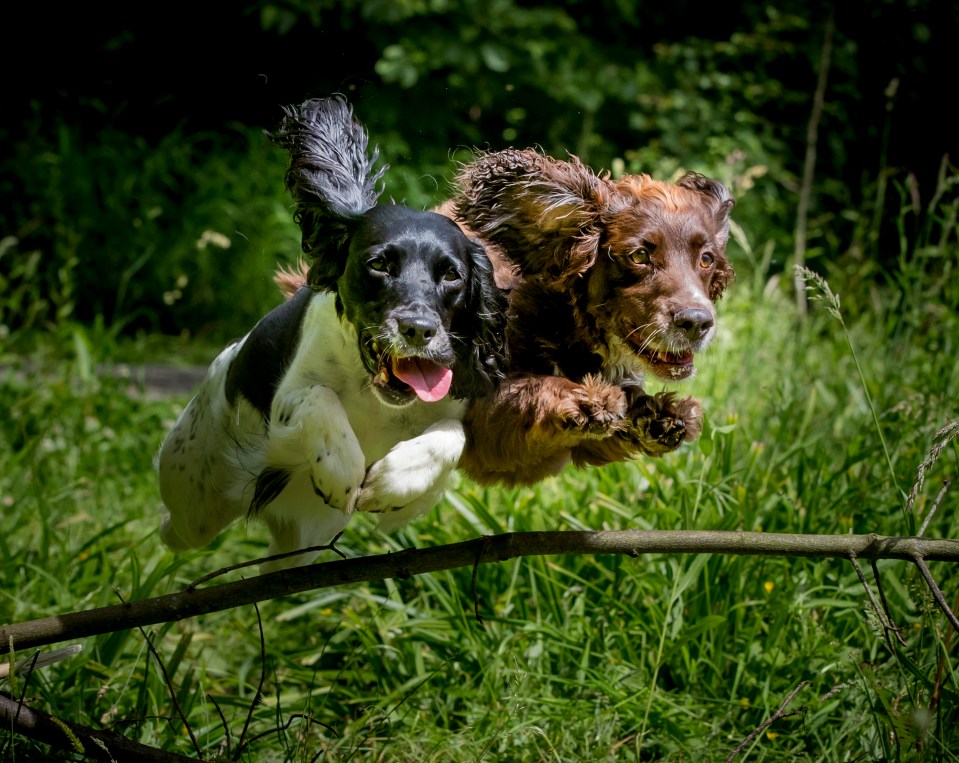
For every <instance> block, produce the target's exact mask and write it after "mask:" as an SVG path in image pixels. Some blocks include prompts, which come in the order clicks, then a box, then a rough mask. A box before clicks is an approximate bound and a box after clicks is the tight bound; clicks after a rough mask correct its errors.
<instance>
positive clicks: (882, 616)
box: [849, 554, 906, 651]
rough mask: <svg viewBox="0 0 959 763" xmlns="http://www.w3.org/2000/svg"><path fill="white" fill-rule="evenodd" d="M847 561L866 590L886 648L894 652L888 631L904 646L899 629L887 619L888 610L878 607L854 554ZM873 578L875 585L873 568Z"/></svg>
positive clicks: (876, 576) (877, 579)
mask: <svg viewBox="0 0 959 763" xmlns="http://www.w3.org/2000/svg"><path fill="white" fill-rule="evenodd" d="M849 561H850V562H852V566H853V569H854V570H856V575H858V576H859V582H860V583H861V584H862V587H863V588H864V589H866V596H868V597H869V603H870V604H872V609H873V612H875V613H876V618H877V619H878V620H879V624H880V625H881V626H882V633H883V637H884V638H885V639H886V646H888V647H889V650H890V651H895V649H894V647H893V645H892V638H891V637H890V636H889V633H890V631H891V632H893V633H895V634H896V638H898V639H899V642H900V643H901V644H902V645H903V646H905V645H906V642H905V640H904V639H903V638H902V636H901V635H900V634H899V629H898V628H897V627H896V626H895V625H893V624H892V620H891V619H890V618H889V617H888V614H889V612H888V610H886V611H885V612H883V610H882V609H881V608H880V607H879V602H878V601H876V597H875V596H873V593H872V589H871V588H870V587H869V581H868V580H866V576H865V575H864V574H863V572H862V567H860V566H859V562H858V560H857V559H856V555H855V554H850V555H849ZM873 577H875V579H876V583H877V584H878V582H879V576H878V575H877V574H876V568H875V567H874V568H873ZM883 598H885V597H883Z"/></svg>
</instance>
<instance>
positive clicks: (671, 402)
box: [627, 392, 703, 456]
mask: <svg viewBox="0 0 959 763" xmlns="http://www.w3.org/2000/svg"><path fill="white" fill-rule="evenodd" d="M627 417H628V418H629V420H630V429H631V431H630V435H631V438H632V439H633V440H634V442H636V444H637V445H638V446H639V447H640V449H641V450H642V451H643V452H644V453H646V454H647V455H650V456H662V455H664V454H665V453H669V452H670V451H673V450H676V448H678V447H679V446H680V445H682V443H684V442H691V441H692V440H695V439H696V438H697V437H698V436H699V433H700V432H701V431H702V428H703V410H702V406H701V405H700V403H699V401H698V400H696V398H693V397H687V398H683V399H682V400H676V396H675V395H674V394H673V393H671V392H661V393H659V394H658V395H652V396H650V395H643V396H641V397H638V398H637V399H636V400H635V401H634V402H633V405H632V407H631V408H630V410H629V413H628V414H627Z"/></svg>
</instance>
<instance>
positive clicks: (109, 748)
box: [0, 692, 196, 763]
mask: <svg viewBox="0 0 959 763" xmlns="http://www.w3.org/2000/svg"><path fill="white" fill-rule="evenodd" d="M0 727H2V728H5V729H9V730H12V731H15V732H17V733H18V734H21V735H22V736H25V737H28V738H30V739H39V740H42V741H43V743H44V744H47V745H50V746H52V747H54V748H56V749H60V750H70V751H71V752H73V753H79V754H81V755H83V756H84V757H85V758H88V759H90V760H104V761H113V762H114V763H115V761H118V760H120V761H122V760H137V761H144V763H154V762H155V763H181V762H182V761H194V760H196V758H188V757H186V756H184V755H178V754H176V753H172V752H165V751H164V750H159V749H157V748H156V747H148V746H146V745H143V744H140V743H139V742H134V741H133V740H132V739H128V738H127V737H125V736H122V735H121V734H117V733H116V732H115V731H98V730H96V729H90V728H87V727H86V726H78V725H77V724H75V723H69V722H68V721H64V720H61V719H60V718H56V717H54V716H52V715H47V714H46V713H44V712H41V711H40V710H34V709H33V708H31V707H30V706H29V705H27V704H24V703H23V702H20V701H19V700H18V699H16V698H15V697H11V696H10V695H9V694H7V693H6V692H0ZM11 759H12V758H11Z"/></svg>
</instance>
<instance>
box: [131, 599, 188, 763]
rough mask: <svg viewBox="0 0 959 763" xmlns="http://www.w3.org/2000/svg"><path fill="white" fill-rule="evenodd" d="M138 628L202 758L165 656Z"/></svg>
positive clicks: (175, 707)
mask: <svg viewBox="0 0 959 763" xmlns="http://www.w3.org/2000/svg"><path fill="white" fill-rule="evenodd" d="M113 592H114V593H115V594H116V596H117V598H118V599H119V600H120V601H121V602H122V601H123V596H122V595H121V594H120V591H119V590H118V589H117V588H115V587H114V589H113ZM137 630H138V631H140V635H141V636H143V640H144V641H146V644H147V649H149V650H150V654H152V655H153V659H154V660H156V662H157V665H158V666H159V668H160V673H161V674H162V675H163V683H164V685H165V686H166V689H167V691H168V692H169V693H170V699H172V700H173V708H174V709H175V710H176V714H177V715H179V716H180V720H181V721H183V726H184V727H185V728H186V731H187V734H189V735H190V741H191V742H192V743H193V749H194V750H196V756H197V757H198V758H202V757H203V755H202V753H201V752H200V745H199V744H198V743H197V741H196V735H195V734H194V733H193V729H192V728H190V722H189V721H188V720H187V717H186V714H185V713H184V712H183V708H182V707H180V700H178V699H177V696H176V688H175V687H174V686H173V681H172V679H171V678H170V674H169V673H167V672H166V665H165V664H164V663H163V658H161V657H160V653H159V652H158V651H157V649H156V647H155V646H154V645H153V640H152V639H151V638H150V637H149V636H148V635H147V634H146V631H144V630H143V628H142V627H139V626H138V627H137Z"/></svg>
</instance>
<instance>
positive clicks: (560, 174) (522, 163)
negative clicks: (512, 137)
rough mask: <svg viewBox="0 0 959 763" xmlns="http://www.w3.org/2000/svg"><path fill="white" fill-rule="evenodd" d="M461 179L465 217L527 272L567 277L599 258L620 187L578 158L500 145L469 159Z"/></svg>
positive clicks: (458, 203) (459, 207)
mask: <svg viewBox="0 0 959 763" xmlns="http://www.w3.org/2000/svg"><path fill="white" fill-rule="evenodd" d="M456 179H457V183H458V185H459V186H460V188H461V189H462V190H461V192H460V194H459V195H458V196H457V197H456V198H455V200H454V209H455V212H456V215H457V217H458V218H459V219H460V220H461V221H463V222H464V223H465V224H466V225H467V226H469V228H470V229H471V230H473V231H474V232H475V233H476V234H477V235H479V236H480V237H482V238H484V239H486V240H488V241H491V242H493V243H495V244H497V245H499V246H501V247H502V248H503V250H504V254H505V255H506V257H507V258H508V259H509V260H510V261H511V262H512V263H513V264H514V265H516V267H517V268H518V269H519V271H520V272H521V273H522V274H523V275H524V276H527V277H530V276H538V275H543V276H546V277H548V278H553V279H567V278H571V277H574V276H576V275H578V274H579V273H582V272H583V271H584V270H586V269H587V268H588V267H589V266H590V265H591V264H592V263H593V260H595V258H596V253H597V251H598V248H599V236H600V229H599V225H598V224H599V222H600V216H601V214H602V212H603V210H604V209H605V208H606V207H607V205H608V203H609V199H610V196H611V194H612V190H613V187H612V185H611V184H610V182H609V181H608V180H607V179H606V178H605V177H601V176H599V175H597V174H596V173H594V172H593V171H592V170H590V169H589V167H587V166H586V165H584V164H583V163H582V162H581V161H580V160H579V159H577V158H576V157H575V156H571V157H570V160H569V161H559V160H557V159H553V158H551V157H548V156H544V155H543V154H541V153H539V152H538V151H535V150H533V149H506V150H503V151H492V152H489V153H486V154H481V155H479V156H478V157H477V158H476V159H475V160H474V161H473V162H470V163H468V164H466V165H464V166H463V168H462V169H461V170H460V172H459V174H458V176H457V178H456Z"/></svg>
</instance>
